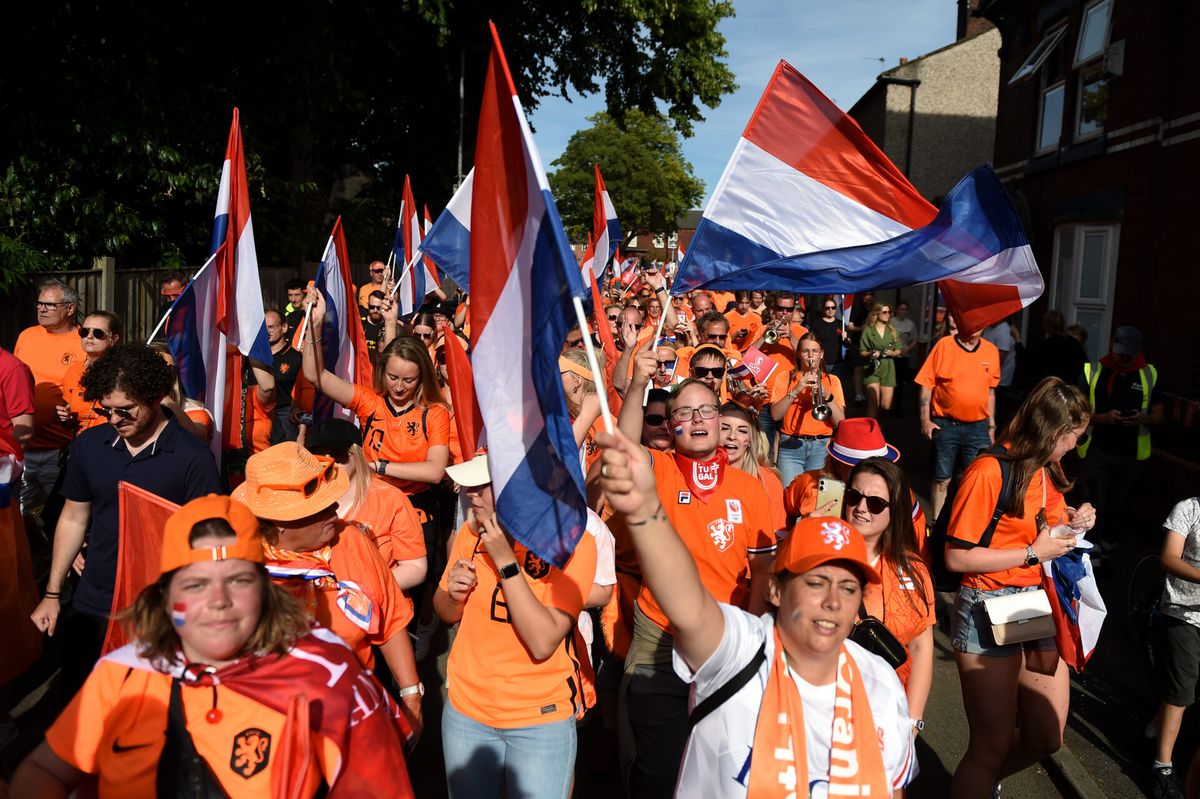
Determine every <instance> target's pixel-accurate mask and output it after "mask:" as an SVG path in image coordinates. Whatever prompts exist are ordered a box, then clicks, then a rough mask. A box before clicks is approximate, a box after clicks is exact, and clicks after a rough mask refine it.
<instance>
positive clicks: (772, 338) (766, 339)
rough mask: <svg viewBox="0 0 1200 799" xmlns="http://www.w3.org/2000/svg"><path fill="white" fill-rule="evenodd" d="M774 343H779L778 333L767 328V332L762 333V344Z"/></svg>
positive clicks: (771, 328) (773, 329)
mask: <svg viewBox="0 0 1200 799" xmlns="http://www.w3.org/2000/svg"><path fill="white" fill-rule="evenodd" d="M776 341H779V331H778V330H776V329H775V328H773V327H768V328H767V332H766V333H763V344H774V343H775V342H776Z"/></svg>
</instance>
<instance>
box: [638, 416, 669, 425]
mask: <svg viewBox="0 0 1200 799" xmlns="http://www.w3.org/2000/svg"><path fill="white" fill-rule="evenodd" d="M642 418H643V419H644V420H645V422H646V424H648V425H650V426H651V427H658V426H659V425H660V424H662V423H663V422H665V421H667V417H666V416H665V415H663V414H661V413H648V414H646V415H645V416H644V417H642Z"/></svg>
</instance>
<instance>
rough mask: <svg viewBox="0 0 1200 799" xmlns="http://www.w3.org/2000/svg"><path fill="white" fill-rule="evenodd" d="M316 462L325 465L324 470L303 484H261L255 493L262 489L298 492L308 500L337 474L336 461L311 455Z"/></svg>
mask: <svg viewBox="0 0 1200 799" xmlns="http://www.w3.org/2000/svg"><path fill="white" fill-rule="evenodd" d="M313 457H314V458H316V459H317V461H318V462H320V463H323V464H325V468H324V469H322V470H321V472H320V474H318V475H317V476H316V477H313V478H312V479H310V480H306V481H304V482H303V483H262V484H260V485H259V486H257V487H256V488H255V489H254V490H255V491H262V490H263V489H264V488H269V489H271V490H272V491H299V492H300V495H301V496H303V497H304V498H305V499H308V498H309V497H311V496H312V495H313V494H315V493H317V489H318V488H320V487H321V486H322V485H324V484H325V483H328V482H329V481H330V480H332V479H333V476H334V475H335V474H337V461H335V460H334V459H333V458H330V457H329V456H327V455H313Z"/></svg>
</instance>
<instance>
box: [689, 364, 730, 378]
mask: <svg viewBox="0 0 1200 799" xmlns="http://www.w3.org/2000/svg"><path fill="white" fill-rule="evenodd" d="M710 375H711V376H712V377H715V378H717V379H718V380H720V379H721V378H722V377H724V376H725V367H724V366H693V367H692V377H698V378H700V379H701V380H703V379H704V378H706V377H709V376H710Z"/></svg>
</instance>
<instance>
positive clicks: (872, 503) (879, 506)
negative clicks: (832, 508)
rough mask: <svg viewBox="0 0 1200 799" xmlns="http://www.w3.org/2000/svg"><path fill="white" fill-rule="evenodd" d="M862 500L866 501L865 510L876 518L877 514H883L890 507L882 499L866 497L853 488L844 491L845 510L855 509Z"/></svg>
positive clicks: (888, 503) (889, 504)
mask: <svg viewBox="0 0 1200 799" xmlns="http://www.w3.org/2000/svg"><path fill="white" fill-rule="evenodd" d="M864 500H866V503H867V510H868V511H870V512H871V513H872V514H874V515H875V516H878V515H879V514H881V513H883V512H884V511H885V510H887V509H888V508H890V507H891V506H892V503H890V502H888V501H887V500H886V499H884V498H883V497H872V496H868V495H866V494H864V493H862V492H861V491H859V490H857V489H854V488H847V489H846V507H847V508H857V507H858V505H859V503H861V502H862V501H864Z"/></svg>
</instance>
